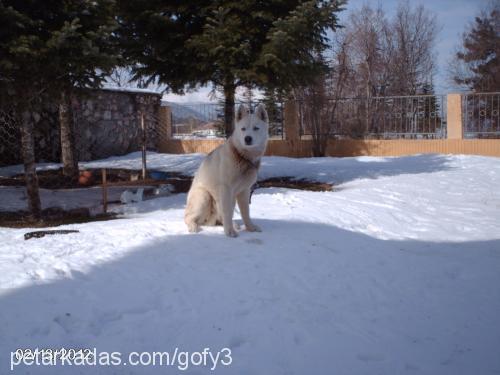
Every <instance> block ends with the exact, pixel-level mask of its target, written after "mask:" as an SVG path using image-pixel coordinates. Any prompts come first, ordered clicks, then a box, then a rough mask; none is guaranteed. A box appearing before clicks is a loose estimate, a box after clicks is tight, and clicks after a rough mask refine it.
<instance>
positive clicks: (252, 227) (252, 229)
mask: <svg viewBox="0 0 500 375" xmlns="http://www.w3.org/2000/svg"><path fill="white" fill-rule="evenodd" d="M245 228H246V230H247V231H248V232H262V229H260V228H259V227H258V226H257V225H255V224H250V225H246V226H245Z"/></svg>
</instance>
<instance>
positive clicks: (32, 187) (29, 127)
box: [21, 110, 42, 220]
mask: <svg viewBox="0 0 500 375" xmlns="http://www.w3.org/2000/svg"><path fill="white" fill-rule="evenodd" d="M21 149H22V154H23V162H24V179H25V184H26V193H27V195H28V209H29V211H30V215H31V217H30V219H32V220H39V219H40V218H41V214H42V208H41V203H40V194H39V192H38V178H37V175H36V163H35V139H34V136H33V121H32V118H31V114H30V113H29V112H28V111H26V110H24V111H23V112H22V115H21Z"/></svg>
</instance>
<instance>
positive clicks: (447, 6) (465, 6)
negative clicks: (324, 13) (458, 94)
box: [164, 0, 489, 102]
mask: <svg viewBox="0 0 500 375" xmlns="http://www.w3.org/2000/svg"><path fill="white" fill-rule="evenodd" d="M399 1H400V0H385V1H382V0H349V1H348V3H347V6H346V10H345V11H344V12H342V13H341V15H340V20H341V22H342V21H343V20H345V19H346V18H347V15H348V14H349V12H352V11H355V10H356V9H359V8H361V6H362V5H363V4H369V5H371V6H372V7H377V6H378V5H379V4H381V5H382V8H383V9H384V10H385V12H386V14H387V16H388V17H389V18H390V17H391V16H393V15H394V13H395V12H396V9H397V5H398V3H399ZM410 3H411V4H412V5H413V6H416V5H420V4H421V5H423V6H424V7H425V8H426V9H428V10H429V11H430V12H432V13H434V14H435V15H436V19H437V23H438V27H439V28H440V31H439V34H438V36H437V38H436V46H435V53H436V56H437V70H436V74H435V82H434V84H435V91H436V93H437V94H446V93H449V92H453V91H456V88H454V87H453V85H452V84H451V83H450V82H449V80H448V78H447V64H448V62H449V60H450V59H451V57H452V56H453V52H454V50H455V48H456V47H457V46H459V45H460V41H461V35H462V33H463V31H464V30H465V28H466V27H467V25H469V24H470V23H471V22H472V21H473V20H474V16H475V15H477V14H478V13H479V11H480V10H481V9H483V8H485V7H486V6H487V5H488V4H489V0H414V1H411V2H410ZM210 90H211V89H210V88H207V87H204V88H201V89H200V90H198V91H196V92H192V93H188V94H186V95H182V96H179V95H173V94H166V95H165V96H164V98H165V99H166V100H168V101H174V102H206V101H209V97H208V94H209V92H210Z"/></svg>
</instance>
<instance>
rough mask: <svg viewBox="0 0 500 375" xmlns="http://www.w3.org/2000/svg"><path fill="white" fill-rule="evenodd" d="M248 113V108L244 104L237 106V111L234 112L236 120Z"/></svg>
mask: <svg viewBox="0 0 500 375" xmlns="http://www.w3.org/2000/svg"><path fill="white" fill-rule="evenodd" d="M249 114H250V110H249V109H248V107H247V106H246V105H245V104H240V106H239V107H238V111H237V112H236V121H241V119H243V118H245V117H246V116H248V115H249Z"/></svg>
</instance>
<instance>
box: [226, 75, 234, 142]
mask: <svg viewBox="0 0 500 375" xmlns="http://www.w3.org/2000/svg"><path fill="white" fill-rule="evenodd" d="M235 91H236V86H235V85H234V82H232V81H227V82H226V83H225V84H224V129H225V130H226V138H229V137H230V136H231V134H233V129H234V94H235Z"/></svg>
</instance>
